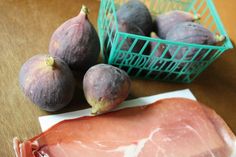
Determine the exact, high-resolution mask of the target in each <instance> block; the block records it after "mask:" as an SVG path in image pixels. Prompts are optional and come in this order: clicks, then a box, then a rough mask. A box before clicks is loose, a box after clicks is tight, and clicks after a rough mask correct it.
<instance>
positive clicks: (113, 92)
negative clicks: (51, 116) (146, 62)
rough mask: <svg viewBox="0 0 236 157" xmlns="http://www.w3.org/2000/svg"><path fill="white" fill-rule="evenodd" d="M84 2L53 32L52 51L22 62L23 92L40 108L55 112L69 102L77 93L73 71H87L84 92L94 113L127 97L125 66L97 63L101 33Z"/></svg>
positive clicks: (21, 82) (50, 45)
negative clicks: (99, 35)
mask: <svg viewBox="0 0 236 157" xmlns="http://www.w3.org/2000/svg"><path fill="white" fill-rule="evenodd" d="M87 14H88V8H87V7H85V6H82V9H81V11H80V13H79V15H78V16H76V17H73V18H71V19H69V20H67V21H66V22H64V23H63V24H62V25H60V26H59V27H58V28H57V29H56V30H55V32H54V33H53V35H52V37H51V40H50V44H49V54H41V55H36V56H33V57H32V58H30V59H29V60H28V61H26V63H24V64H23V66H22V68H21V70H20V76H19V82H20V87H21V89H22V91H23V93H24V94H25V95H26V96H27V97H28V98H29V99H30V100H31V101H32V102H33V103H35V104H36V105H38V106H39V107H40V108H41V109H43V110H46V111H49V112H54V111H58V110H60V109H62V108H63V107H65V106H67V105H68V104H69V103H70V102H71V100H72V98H73V96H74V95H75V94H74V92H75V86H76V84H75V77H74V75H73V74H74V73H73V72H74V71H75V72H76V73H77V72H78V73H82V74H84V72H86V71H87V70H88V69H89V70H88V71H87V73H86V74H85V77H84V80H83V87H84V94H85V96H86V99H87V100H88V102H89V104H90V105H91V106H92V107H93V109H92V112H93V114H101V113H104V112H107V111H109V110H111V109H113V108H115V107H116V106H117V105H118V104H120V103H121V102H122V101H124V99H126V98H127V96H128V94H129V89H130V84H131V81H130V78H129V76H128V75H127V74H126V73H125V72H124V71H122V70H120V69H118V68H116V67H113V66H110V65H105V64H101V65H100V64H98V65H95V64H97V60H98V57H99V53H100V42H99V38H98V34H97V32H96V30H95V28H94V27H93V25H92V24H91V23H90V21H89V19H88V16H87Z"/></svg>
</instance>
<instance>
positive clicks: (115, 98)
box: [83, 64, 131, 114]
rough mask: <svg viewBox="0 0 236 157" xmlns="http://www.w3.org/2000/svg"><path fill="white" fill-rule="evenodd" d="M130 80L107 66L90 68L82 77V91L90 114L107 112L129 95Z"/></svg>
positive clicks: (101, 65)
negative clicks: (89, 107)
mask: <svg viewBox="0 0 236 157" xmlns="http://www.w3.org/2000/svg"><path fill="white" fill-rule="evenodd" d="M130 86H131V80H130V78H129V76H128V75H127V74H126V72H124V71H123V70H121V69H119V68H117V67H114V66H112V65H107V64H98V65H95V66H93V67H91V68H90V69H89V70H88V71H87V72H86V73H85V75H84V79H83V89H84V94H85V98H86V100H87V102H88V103H89V104H90V105H91V106H92V114H101V113H104V112H108V111H110V110H112V109H113V108H115V107H116V106H117V105H119V104H120V103H122V102H123V101H124V100H125V99H126V98H127V97H128V95H129V91H130Z"/></svg>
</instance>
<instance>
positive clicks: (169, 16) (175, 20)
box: [155, 10, 200, 39]
mask: <svg viewBox="0 0 236 157" xmlns="http://www.w3.org/2000/svg"><path fill="white" fill-rule="evenodd" d="M198 19H200V15H199V14H196V15H194V14H192V13H189V12H184V11H180V10H174V11H169V12H166V13H164V14H161V15H159V16H157V17H156V21H155V23H156V28H155V29H156V32H157V34H158V36H159V37H160V38H162V39H165V38H166V35H167V33H168V31H169V30H170V29H171V28H172V27H175V26H176V25H178V24H179V23H183V22H193V21H196V20H198Z"/></svg>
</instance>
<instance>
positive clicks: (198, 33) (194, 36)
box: [166, 22, 225, 68]
mask: <svg viewBox="0 0 236 157" xmlns="http://www.w3.org/2000/svg"><path fill="white" fill-rule="evenodd" d="M166 39H167V40H170V41H176V42H183V43H191V44H201V45H216V44H219V43H221V42H222V41H224V40H225V37H224V36H222V35H215V34H213V33H212V32H211V31H210V30H208V29H206V28H204V27H203V26H202V25H200V24H198V23H193V22H184V23H181V24H179V25H177V26H176V27H173V28H172V29H171V30H170V31H169V32H168V33H167V37H166ZM177 49H178V46H171V47H170V49H169V52H170V55H171V56H174V55H175V51H176V50H177ZM188 50H189V48H188V47H187V46H186V47H182V48H180V49H179V51H178V52H177V54H176V55H175V56H174V59H177V60H180V59H184V60H191V59H192V57H193V56H194V55H195V54H196V53H197V52H198V51H199V49H198V48H192V49H191V50H189V51H188ZM207 51H208V50H206V49H203V50H202V51H200V52H199V53H198V55H197V56H196V59H195V60H197V61H199V60H201V58H202V57H203V56H204V55H205V53H206V52H207ZM187 52H188V54H187V55H186V56H185V58H183V57H184V55H185V54H186V53H187ZM207 57H208V56H207ZM184 65H185V63H181V64H180V65H179V67H180V68H181V67H183V66H184Z"/></svg>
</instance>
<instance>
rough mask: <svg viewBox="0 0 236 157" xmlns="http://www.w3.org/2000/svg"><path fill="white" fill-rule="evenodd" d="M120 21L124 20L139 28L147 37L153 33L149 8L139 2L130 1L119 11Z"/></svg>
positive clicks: (136, 0)
mask: <svg viewBox="0 0 236 157" xmlns="http://www.w3.org/2000/svg"><path fill="white" fill-rule="evenodd" d="M117 18H118V20H124V21H125V22H129V23H131V24H135V25H136V26H137V27H139V28H140V29H141V30H142V31H143V32H144V35H145V36H149V35H150V33H151V31H152V16H151V14H150V12H149V10H148V8H147V7H146V6H145V4H143V3H142V2H141V1H139V0H129V1H128V2H126V3H124V4H122V5H121V7H120V8H119V9H118V10H117Z"/></svg>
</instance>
